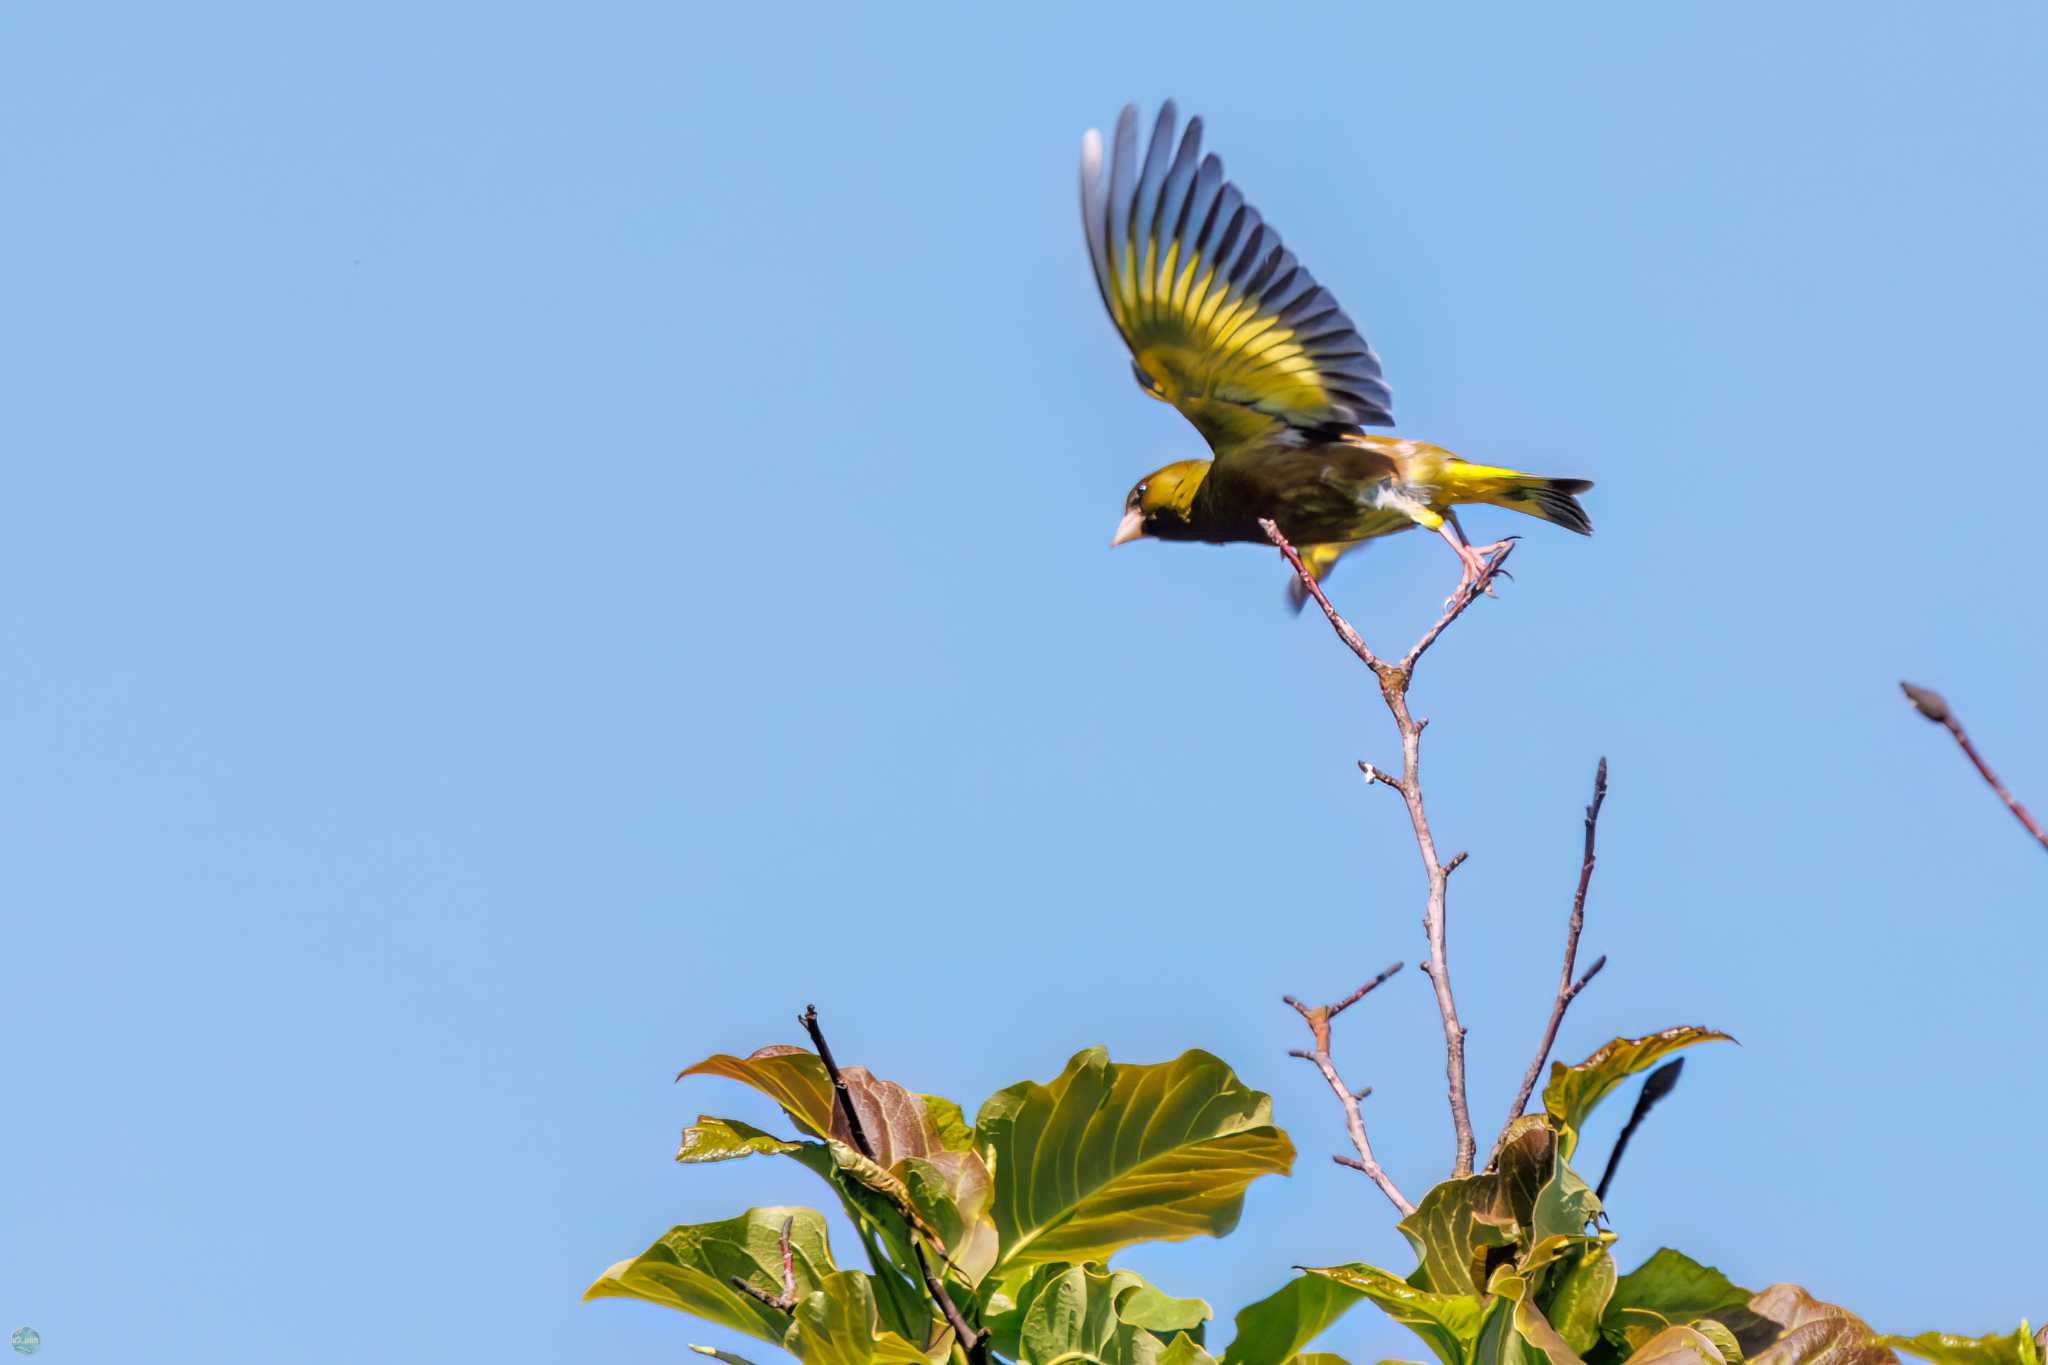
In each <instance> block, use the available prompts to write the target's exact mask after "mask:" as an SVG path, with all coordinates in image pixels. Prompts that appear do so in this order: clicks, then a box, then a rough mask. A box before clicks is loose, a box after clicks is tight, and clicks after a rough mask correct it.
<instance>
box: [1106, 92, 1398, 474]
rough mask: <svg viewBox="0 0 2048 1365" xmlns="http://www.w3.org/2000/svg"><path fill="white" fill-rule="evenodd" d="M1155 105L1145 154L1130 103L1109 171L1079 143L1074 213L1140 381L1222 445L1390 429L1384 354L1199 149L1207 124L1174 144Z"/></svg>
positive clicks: (1170, 114)
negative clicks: (1292, 434)
mask: <svg viewBox="0 0 2048 1365" xmlns="http://www.w3.org/2000/svg"><path fill="white" fill-rule="evenodd" d="M1173 132H1174V108H1173V102H1172V101H1171V100H1169V101H1167V103H1166V104H1165V105H1164V106H1163V107H1162V108H1161V109H1160V111H1159V121H1158V123H1156V124H1155V125H1154V126H1153V129H1152V140H1151V142H1150V144H1149V145H1148V146H1147V148H1146V151H1145V156H1144V160H1143V162H1142V163H1140V161H1139V159H1138V111H1137V108H1136V106H1134V105H1125V106H1124V111H1123V114H1122V116H1121V117H1119V118H1118V119H1117V123H1116V146H1115V149H1114V153H1113V155H1112V156H1111V158H1110V162H1109V169H1108V172H1107V174H1105V173H1104V171H1103V165H1102V135H1101V134H1100V133H1098V132H1095V131H1093V130H1090V131H1089V133H1088V135H1087V136H1086V137H1085V138H1083V139H1082V140H1081V218H1082V222H1083V225H1084V226H1085V227H1086V228H1087V231H1088V254H1089V255H1090V256H1091V257H1092V258H1093V259H1094V262H1095V282H1096V284H1097V285H1098V286H1099V287H1100V288H1101V290H1102V301H1103V303H1104V304H1105V305H1107V306H1108V308H1109V316H1110V318H1111V320H1113V321H1114V322H1115V323H1116V327H1117V330H1118V331H1119V332H1121V333H1123V338H1124V342H1125V343H1126V344H1127V345H1128V346H1129V347H1130V348H1131V356H1132V359H1133V360H1134V362H1135V364H1134V366H1133V368H1134V369H1135V370H1136V371H1137V375H1138V383H1139V384H1140V385H1141V386H1143V388H1144V389H1145V390H1146V392H1148V393H1150V394H1151V395H1152V396H1153V397H1155V398H1159V399H1161V400H1163V401H1165V402H1168V403H1171V404H1173V405H1174V406H1175V407H1177V408H1179V409H1180V410H1181V411H1182V412H1183V413H1184V414H1186V416H1187V419H1188V420H1189V421H1190V422H1193V423H1194V424H1195V427H1196V429H1197V430H1199V431H1200V432H1201V433H1202V435H1203V436H1205V437H1206V438H1208V441H1209V444H1210V445H1211V446H1212V447H1213V448H1215V449H1216V450H1217V451H1218V452H1221V451H1223V450H1225V449H1228V448H1229V447H1231V446H1235V445H1239V444H1241V443H1244V442H1247V441H1252V440H1258V439H1262V438H1265V437H1269V436H1271V435H1272V434H1274V433H1275V432H1277V431H1279V430H1280V429H1281V428H1283V427H1302V428H1311V429H1313V428H1328V427H1356V426H1361V425H1370V426H1391V425H1392V424H1393V420H1394V418H1393V414H1392V412H1391V411H1390V409H1389V407H1388V405H1389V403H1390V402H1391V401H1392V393H1391V391H1390V390H1389V389H1388V388H1387V385H1386V381H1385V380H1383V379H1381V378H1380V362H1379V357H1378V356H1376V355H1374V354H1373V352H1372V347H1370V346H1368V345H1366V342H1365V338H1364V337H1362V336H1360V335H1359V334H1358V329H1357V327H1355V326H1353V325H1352V322H1351V319H1350V318H1348V317H1345V316H1344V311H1343V310H1342V309H1341V308H1339V307H1338V306H1337V301H1336V300H1335V299H1333V298H1331V297H1330V292H1329V291H1328V290H1327V289H1324V288H1323V287H1322V286H1320V285H1318V284H1317V283H1316V282H1315V280H1314V279H1312V278H1311V277H1310V276H1309V273H1308V271H1307V270H1305V269H1303V268H1302V266H1301V265H1300V263H1298V262H1297V261H1296V260H1295V259H1294V254H1293V253H1292V252H1290V251H1288V250H1287V248H1285V247H1284V246H1282V245H1281V244H1280V235H1279V234H1278V233H1277V232H1275V231H1273V229H1272V228H1271V227H1269V226H1267V225H1266V223H1265V222H1264V220H1262V219H1261V218H1260V217H1259V213H1258V210H1257V209H1254V208H1253V207H1252V206H1251V205H1249V204H1247V203H1245V202H1244V196H1243V195H1242V194H1240V193H1238V189H1237V186H1235V185H1233V184H1230V183H1229V182H1228V181H1226V180H1224V178H1223V163H1222V162H1221V161H1219V160H1218V159H1217V158H1216V157H1215V156H1214V155H1213V154H1211V155H1209V156H1203V155H1202V154H1201V146H1202V121H1201V120H1200V119H1199V118H1193V119H1189V120H1188V127H1187V133H1186V135H1185V136H1183V137H1182V138H1181V140H1180V146H1179V148H1178V150H1176V149H1175V147H1174V139H1173Z"/></svg>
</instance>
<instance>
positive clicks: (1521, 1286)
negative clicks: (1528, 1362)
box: [1487, 1266, 1585, 1365]
mask: <svg viewBox="0 0 2048 1365" xmlns="http://www.w3.org/2000/svg"><path fill="white" fill-rule="evenodd" d="M1529 1288H1530V1286H1529V1280H1528V1279H1527V1277H1525V1276H1522V1275H1518V1274H1516V1273H1515V1272H1514V1271H1513V1270H1511V1269H1509V1268H1508V1267H1506V1266H1503V1267H1501V1268H1500V1269H1499V1270H1497V1271H1495V1272H1494V1275H1493V1278H1492V1280H1491V1281H1490V1282H1489V1283H1488V1285H1487V1292H1488V1293H1490V1294H1494V1295H1497V1296H1498V1297H1499V1298H1501V1299H1503V1300H1505V1301H1507V1302H1508V1303H1511V1304H1513V1305H1514V1309H1513V1312H1512V1314H1511V1315H1510V1317H1509V1322H1510V1323H1511V1324H1512V1326H1513V1328H1514V1332H1515V1335H1516V1336H1517V1337H1519V1338H1520V1339H1521V1344H1522V1346H1523V1347H1524V1348H1525V1350H1524V1351H1523V1352H1521V1353H1520V1354H1522V1355H1524V1356H1525V1358H1526V1356H1527V1355H1528V1354H1529V1353H1530V1352H1534V1353H1536V1354H1538V1355H1540V1357H1541V1358H1542V1359H1543V1360H1545V1361H1548V1362H1549V1365H1585V1362H1584V1361H1582V1360H1580V1359H1579V1356H1578V1352H1576V1351H1574V1350H1572V1348H1571V1346H1570V1344H1569V1343H1567V1342H1566V1341H1565V1339H1564V1338H1563V1337H1562V1336H1560V1335H1559V1334H1558V1331H1557V1329H1556V1328H1555V1327H1553V1326H1552V1325H1551V1323H1550V1319H1548V1318H1546V1317H1544V1316H1543V1311H1542V1310H1541V1309H1540V1308H1538V1307H1537V1306H1536V1305H1535V1304H1534V1303H1533V1302H1531V1300H1530V1296H1529ZM1506 1344H1507V1343H1503V1345H1504V1346H1505V1345H1506ZM1502 1354H1503V1357H1505V1356H1508V1355H1513V1354H1517V1353H1516V1352H1514V1351H1512V1350H1504V1351H1503V1353H1502Z"/></svg>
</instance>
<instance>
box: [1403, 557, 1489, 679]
mask: <svg viewBox="0 0 2048 1365" xmlns="http://www.w3.org/2000/svg"><path fill="white" fill-rule="evenodd" d="M1514 551H1515V542H1514V541H1513V540H1512V539H1510V540H1504V541H1502V542H1501V543H1500V547H1499V548H1498V549H1496V550H1495V551H1494V552H1493V553H1492V554H1490V555H1488V556H1487V557H1486V563H1485V565H1483V566H1482V567H1481V568H1480V570H1479V575H1478V577H1476V578H1474V579H1472V580H1471V581H1470V582H1468V583H1466V584H1465V585H1464V586H1463V587H1461V588H1459V589H1458V591H1457V592H1455V593H1453V594H1452V595H1451V600H1450V601H1449V602H1446V603H1445V604H1444V614H1443V615H1442V616H1439V617H1437V618H1436V624H1435V625H1433V626H1431V627H1430V628H1429V629H1428V630H1425V631H1424V632H1422V638H1421V639H1420V640H1417V641H1416V642H1415V644H1414V646H1413V648H1411V649H1410V650H1409V651H1408V652H1407V653H1406V654H1404V655H1402V656H1401V662H1400V663H1399V664H1398V665H1396V667H1398V668H1399V669H1400V670H1401V671H1402V672H1403V673H1413V672H1414V671H1415V665H1416V663H1417V662H1418V661H1419V660H1420V659H1421V658H1422V656H1423V654H1424V653H1426V652H1427V651H1428V649H1429V647H1430V646H1431V645H1433V644H1435V643H1436V637H1437V636H1439V635H1441V634H1443V633H1444V631H1445V629H1446V628H1447V627H1449V625H1450V624H1451V622H1453V621H1455V620H1457V619H1458V618H1459V617H1460V616H1462V615H1464V612H1465V608H1467V607H1469V606H1471V605H1472V604H1473V603H1474V602H1477V601H1478V600H1479V596H1480V594H1481V593H1483V592H1485V591H1486V590H1487V589H1488V588H1489V587H1490V586H1492V584H1493V580H1494V579H1495V578H1496V577H1497V576H1499V574H1500V571H1501V566H1502V565H1503V564H1506V563H1507V562H1508V556H1509V555H1511V554H1513V553H1514Z"/></svg>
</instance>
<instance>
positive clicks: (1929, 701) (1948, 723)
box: [1899, 682, 2048, 848]
mask: <svg viewBox="0 0 2048 1365" xmlns="http://www.w3.org/2000/svg"><path fill="white" fill-rule="evenodd" d="M1899 690H1900V691H1902V692H1904V693H1905V694H1906V700H1907V701H1910V702H1912V703H1913V709H1914V710H1915V711H1918V712H1919V713H1920V714H1921V715H1923V716H1925V717H1927V719H1929V720H1931V721H1933V722H1935V723H1936V724H1938V725H1942V726H1945V727H1946V728H1947V729H1948V732H1949V733H1950V734H1951V735H1954V736H1955V741H1956V743H1957V744H1958V745H1960V746H1961V747H1962V750H1963V753H1964V755H1965V756H1967V757H1968V758H1969V760H1970V762H1972V763H1974V764H1976V765H1977V772H1978V773H1979V774H1980V775H1981V776H1982V777H1983V778H1984V781H1985V782H1986V783H1988V784H1989V785H1990V787H1991V790H1993V791H1995V792H1997V793H1998V799H1999V800H2001V801H2003V802H2005V808H2006V809H2007V810H2009V811H2011V812H2012V813H2013V818H2015V819H2016V820H2018V821H2019V822H2020V823H2021V824H2022V825H2024V826H2026V830H2027V833H2029V834H2031V835H2033V836H2034V837H2035V838H2036V839H2038V840H2040V841H2041V846H2042V847H2043V848H2048V833H2044V832H2043V831H2042V829H2041V826H2040V825H2038V824H2036V823H2035V822H2034V817H2033V816H2031V815H2029V814H2027V808H2026V807H2025V806H2022V805H2021V804H2020V803H2019V801H2018V800H2017V799H2016V798H2015V797H2014V796H2013V794H2012V793H2011V792H2009V791H2007V790H2006V789H2005V784H2004V783H2003V782H2000V781H1999V780H1998V774H1997V773H1994V772H1992V771H1991V765H1990V764H1989V763H1986V762H1985V761H1984V756H1983V755H1982V754H1980V753H1978V752H1977V746H1976V745H1974V744H1972V743H1970V737H1969V736H1968V735H1966V734H1964V733H1963V723H1962V722H1961V721H1959V720H1957V719H1956V717H1955V713H1954V712H1953V711H1950V710H1949V709H1948V702H1947V701H1946V700H1945V699H1944V698H1943V697H1942V695H1941V693H1939V692H1937V691H1935V690H1934V689H1933V688H1931V687H1915V686H1914V685H1913V684H1912V683H1909V682H1902V683H1900V684H1899Z"/></svg>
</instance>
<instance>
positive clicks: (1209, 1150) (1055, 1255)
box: [975, 1048, 1294, 1265]
mask: <svg viewBox="0 0 2048 1365" xmlns="http://www.w3.org/2000/svg"><path fill="white" fill-rule="evenodd" d="M1271 1118H1272V1100H1271V1098H1270V1097H1269V1096H1267V1095H1264V1094H1261V1093H1259V1092H1258V1091H1256V1090H1252V1089H1250V1088H1248V1087H1247V1086H1245V1085H1243V1084H1242V1083H1241V1082H1239V1081H1238V1079H1237V1077H1235V1076H1234V1075H1232V1074H1231V1072H1230V1068H1229V1067H1227V1066H1225V1065H1224V1064H1223V1063H1222V1062H1220V1061H1218V1060H1217V1059H1216V1058H1214V1057H1212V1056H1210V1055H1209V1054H1208V1053H1206V1052H1188V1053H1185V1054H1183V1055H1182V1056H1181V1057H1180V1058H1178V1059H1177V1060H1175V1061H1172V1062H1164V1063H1160V1064H1158V1065H1154V1066H1133V1065H1129V1064H1125V1065H1121V1066H1119V1065H1114V1064H1112V1063H1111V1062H1110V1060H1109V1056H1108V1054H1107V1053H1105V1052H1104V1051H1103V1050H1102V1049H1101V1048H1090V1049H1088V1050H1087V1051H1085V1052H1081V1053H1077V1054H1076V1055H1075V1056H1074V1058H1073V1060H1072V1061H1070V1062H1068V1063H1067V1067H1066V1070H1064V1071H1062V1072H1061V1073H1060V1075H1059V1078H1058V1079H1057V1080H1055V1081H1053V1083H1052V1084H1051V1085H1039V1084H1037V1083H1036V1082H1033V1081H1022V1082H1019V1083H1018V1084H1016V1085H1013V1086H1010V1087H1009V1088H1008V1089H1005V1090H1000V1091H997V1092H996V1093H995V1094H994V1095H992V1096H990V1097H989V1099H988V1100H987V1102H986V1103H984V1104H983V1105H982V1107H981V1113H980V1114H979V1115H978V1116H977V1117H976V1121H975V1135H976V1140H977V1141H979V1142H980V1143H981V1144H982V1146H983V1150H984V1152H985V1153H986V1154H987V1157H988V1164H989V1166H990V1168H991V1169H992V1170H993V1171H994V1173H995V1182H996V1199H995V1221H996V1227H997V1229H998V1231H999V1233H1000V1235H1001V1240H1002V1260H1001V1263H1002V1264H1005V1265H1016V1264H1021V1263H1024V1262H1033V1261H1080V1260H1087V1259H1090V1258H1094V1257H1104V1256H1107V1255H1109V1254H1110V1253H1111V1252H1113V1251H1115V1250H1117V1249H1118V1248H1120V1247H1125V1246H1129V1245H1130V1244H1131V1243H1133V1242H1142V1241H1146V1240H1159V1241H1180V1240H1181V1239H1183V1238H1187V1237H1194V1236H1198V1235H1202V1234H1207V1235H1209V1236H1214V1237H1220V1236H1222V1235H1223V1234H1224V1233H1226V1232H1229V1231H1230V1230H1231V1229H1232V1228H1233V1227H1235V1226H1237V1219H1238V1215H1239V1214H1240V1213H1241V1212H1242V1211H1243V1208H1244V1190H1245V1186H1247V1185H1249V1184H1250V1183H1251V1182H1252V1181H1253V1180H1255V1179H1257V1178H1258V1177H1259V1176H1262V1175H1267V1174H1280V1175H1285V1174H1286V1173H1287V1171H1288V1170H1289V1169H1290V1168H1291V1167H1292V1166H1293V1164H1294V1146H1293V1144H1292V1143H1290V1142H1288V1140H1287V1135H1286V1134H1284V1133H1282V1132H1281V1131H1280V1130H1279V1129H1278V1128H1275V1127H1274V1126H1273V1125H1272V1122H1271Z"/></svg>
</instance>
